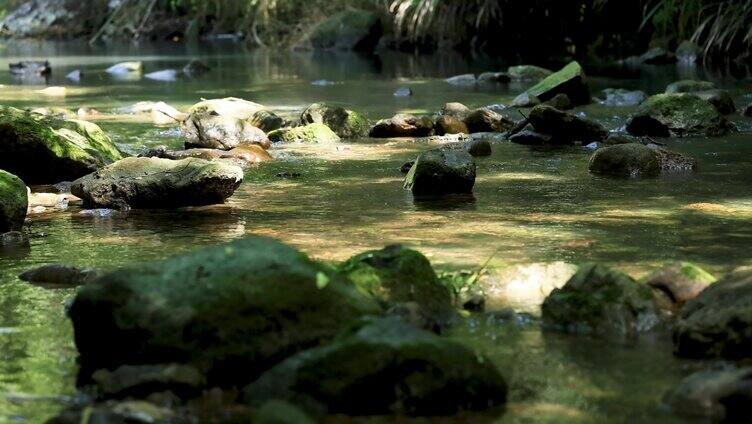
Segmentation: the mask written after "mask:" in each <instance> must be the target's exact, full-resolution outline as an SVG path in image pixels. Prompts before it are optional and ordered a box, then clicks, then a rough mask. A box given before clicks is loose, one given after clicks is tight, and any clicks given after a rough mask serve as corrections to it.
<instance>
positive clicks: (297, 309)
mask: <svg viewBox="0 0 752 424" xmlns="http://www.w3.org/2000/svg"><path fill="white" fill-rule="evenodd" d="M379 313H381V308H380V307H379V305H378V304H377V303H376V302H375V301H374V300H373V299H371V298H369V297H368V296H365V295H363V294H362V293H361V292H359V291H358V290H357V289H356V288H355V287H354V286H353V285H352V283H351V282H349V281H348V280H347V279H346V278H344V277H343V276H341V275H340V274H338V273H337V272H335V271H334V270H332V269H331V267H328V266H325V265H323V264H321V263H318V262H315V261H313V260H311V259H309V258H308V257H307V256H306V255H304V254H303V253H300V252H299V251H297V250H295V249H293V248H291V247H289V246H286V245H284V244H282V243H280V242H278V241H275V240H272V239H269V238H265V237H247V238H244V239H241V240H236V241H234V242H231V243H227V244H222V245H219V246H213V247H208V248H204V249H201V250H198V251H195V252H191V253H186V254H182V255H178V256H175V257H172V258H169V259H166V260H161V261H155V262H152V263H146V264H142V265H133V266H129V267H127V268H123V269H119V270H116V271H113V272H110V273H108V274H105V275H103V276H102V277H100V278H98V279H97V280H95V281H94V282H92V283H91V284H88V285H86V286H84V287H82V288H81V289H80V290H79V291H78V293H77V294H76V297H75V299H74V300H73V303H72V305H71V307H70V311H69V315H70V317H71V320H72V321H73V329H74V332H75V342H76V346H77V348H78V352H79V354H80V358H79V364H80V366H81V377H82V379H83V380H82V381H85V380H86V379H87V378H88V377H89V376H90V375H91V373H92V372H93V371H96V370H98V369H101V368H107V369H114V368H116V367H118V366H119V365H122V364H130V365H144V364H164V363H183V364H189V365H193V366H195V367H196V368H197V369H198V370H199V371H200V372H202V373H203V374H204V375H205V376H206V378H207V384H208V386H209V387H215V386H221V387H231V386H243V385H246V384H249V383H250V382H252V381H253V380H255V379H256V377H257V376H258V375H260V374H261V373H262V372H263V371H264V370H266V369H268V368H269V367H271V366H272V365H274V364H276V363H278V362H279V361H281V360H283V359H284V358H286V357H288V356H290V355H292V354H294V353H296V352H298V351H300V350H303V349H306V348H310V347H312V346H316V345H318V344H319V343H322V342H326V341H328V340H330V339H332V338H333V337H334V336H335V335H336V334H338V333H339V332H340V331H341V330H342V329H343V328H345V327H346V326H348V325H350V324H351V323H352V322H353V320H355V319H356V318H358V317H361V316H363V315H367V314H379Z"/></svg>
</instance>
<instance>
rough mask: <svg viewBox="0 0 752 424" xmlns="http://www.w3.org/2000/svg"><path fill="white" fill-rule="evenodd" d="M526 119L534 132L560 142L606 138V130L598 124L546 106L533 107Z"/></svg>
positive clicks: (590, 140)
mask: <svg viewBox="0 0 752 424" xmlns="http://www.w3.org/2000/svg"><path fill="white" fill-rule="evenodd" d="M528 119H529V121H530V125H532V126H533V128H534V129H535V131H537V132H539V133H543V134H549V135H551V136H553V137H555V138H556V139H558V140H562V141H568V142H574V141H584V142H592V141H602V140H605V139H606V137H608V130H607V129H606V128H605V127H604V126H603V125H601V124H600V123H598V122H596V121H593V120H591V119H587V118H580V117H579V116H577V115H574V114H571V113H568V112H564V111H561V110H558V109H556V108H554V107H551V106H548V105H539V106H536V107H534V108H533V110H531V111H530V116H529V117H528Z"/></svg>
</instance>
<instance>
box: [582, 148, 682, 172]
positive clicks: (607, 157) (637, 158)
mask: <svg viewBox="0 0 752 424" xmlns="http://www.w3.org/2000/svg"><path fill="white" fill-rule="evenodd" d="M625 141H626V140H625ZM696 168H697V161H696V160H695V159H693V158H690V157H688V156H685V155H682V154H681V153H677V152H673V151H671V150H667V149H665V148H663V147H661V146H658V145H655V144H649V145H647V146H646V145H644V144H642V143H622V144H614V145H611V146H607V147H603V148H600V149H598V150H596V151H595V153H593V155H592V156H591V157H590V162H589V163H588V169H589V170H590V172H591V173H593V174H598V175H610V176H616V177H655V176H658V175H660V174H661V173H664V172H687V171H693V170H694V169H696Z"/></svg>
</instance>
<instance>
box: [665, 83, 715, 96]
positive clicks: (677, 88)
mask: <svg viewBox="0 0 752 424" xmlns="http://www.w3.org/2000/svg"><path fill="white" fill-rule="evenodd" d="M715 88H716V87H715V84H713V83H712V82H710V81H695V80H682V81H677V82H674V83H671V84H669V85H668V87H666V93H668V94H671V93H696V92H698V91H708V90H714V89H715Z"/></svg>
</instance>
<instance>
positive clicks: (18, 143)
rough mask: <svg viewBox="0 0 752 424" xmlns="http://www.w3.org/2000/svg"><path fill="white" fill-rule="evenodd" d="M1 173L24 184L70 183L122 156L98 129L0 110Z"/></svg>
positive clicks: (76, 121)
mask: <svg viewBox="0 0 752 424" xmlns="http://www.w3.org/2000/svg"><path fill="white" fill-rule="evenodd" d="M0 139H1V140H2V141H0V169H5V170H7V171H9V172H12V173H14V174H16V175H18V176H19V177H20V178H21V179H23V180H24V181H25V182H26V183H27V184H45V183H57V182H60V181H71V180H74V179H76V178H79V177H81V176H83V175H86V174H89V173H91V172H93V171H95V170H97V169H98V168H101V167H102V166H105V165H107V164H108V163H111V162H114V161H116V160H118V159H120V158H122V154H121V153H120V151H119V150H118V149H117V148H116V147H115V145H114V144H113V143H112V141H111V140H110V139H109V137H107V135H106V134H105V133H104V132H103V131H102V129H101V128H99V126H97V125H96V124H93V123H91V122H86V121H78V120H63V119H57V118H52V117H46V116H42V115H38V114H33V113H28V112H23V111H21V110H18V109H15V108H10V107H4V108H0Z"/></svg>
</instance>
